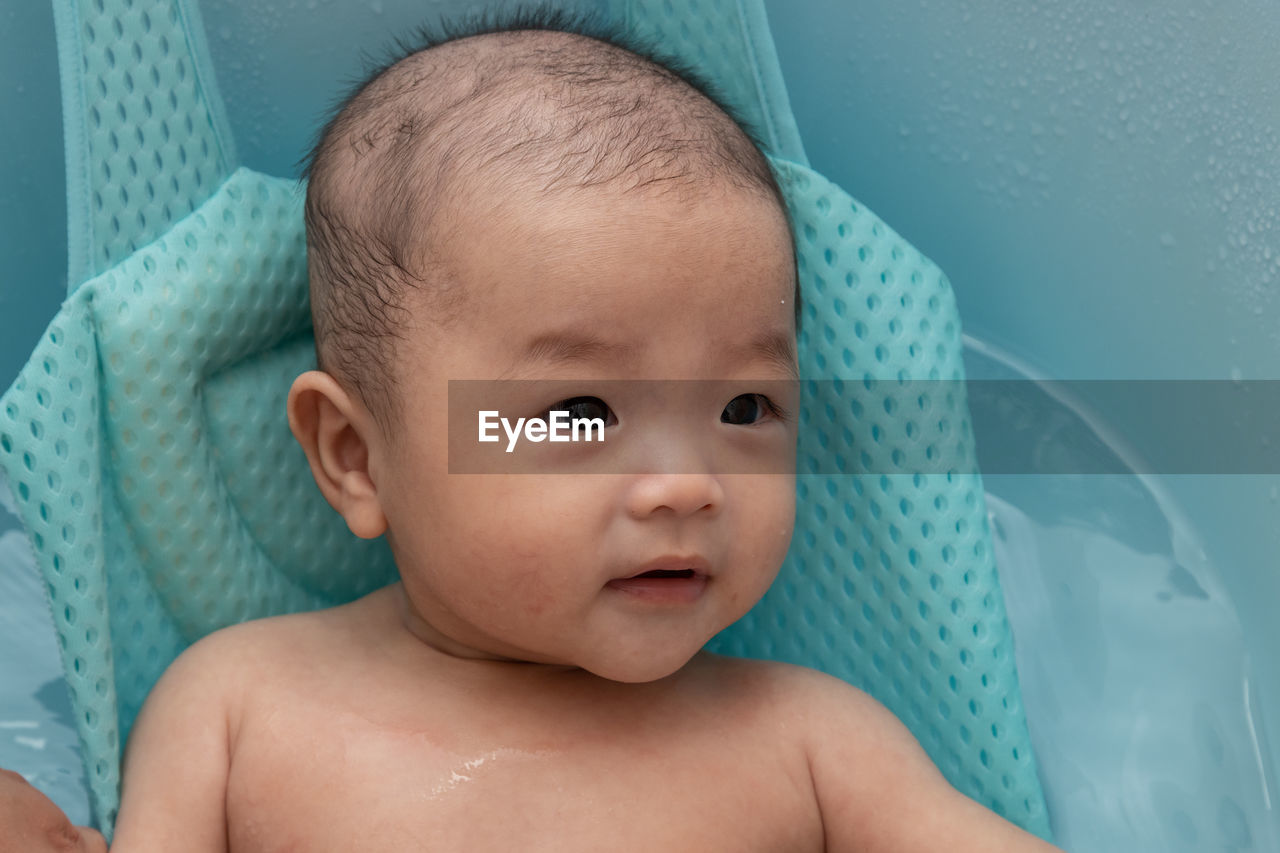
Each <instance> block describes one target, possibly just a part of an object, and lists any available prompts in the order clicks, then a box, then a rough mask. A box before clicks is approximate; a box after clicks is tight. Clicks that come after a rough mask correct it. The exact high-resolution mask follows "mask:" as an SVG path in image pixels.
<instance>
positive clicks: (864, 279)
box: [0, 0, 1050, 837]
mask: <svg viewBox="0 0 1280 853" xmlns="http://www.w3.org/2000/svg"><path fill="white" fill-rule="evenodd" d="M54 8H55V12H56V18H57V26H58V39H59V52H60V61H61V66H62V87H63V96H64V125H65V134H66V145H67V174H68V211H69V214H68V218H69V227H70V229H71V234H70V242H69V245H70V260H69V264H70V282H71V293H70V295H69V297H68V299H67V301H66V303H65V304H64V305H63V307H62V310H61V311H60V312H59V314H58V315H57V317H55V319H54V320H53V322H52V323H51V324H50V326H49V328H48V330H47V331H46V333H45V335H44V336H43V337H42V339H41V341H40V343H39V345H38V346H37V348H36V350H35V352H34V353H33V354H32V356H31V359H30V361H29V362H28V364H27V365H26V367H25V368H24V369H23V371H22V372H21V374H20V376H19V378H18V380H17V381H16V382H15V384H14V385H13V386H12V387H11V388H10V389H9V390H8V392H7V393H6V394H5V395H4V397H3V398H0V465H2V466H3V469H4V471H5V473H6V475H7V477H8V479H9V481H10V484H11V487H12V489H13V491H14V494H15V496H16V498H17V500H18V504H19V509H20V512H21V513H22V516H23V520H24V523H25V524H26V527H27V531H28V533H29V535H30V539H31V542H32V544H33V547H34V550H35V553H36V556H37V561H38V563H39V566H40V568H41V571H42V572H43V573H44V576H45V578H46V580H47V582H48V589H49V598H50V604H51V607H52V610H53V615H54V621H55V625H56V628H57V632H58V636H59V641H60V645H61V652H62V657H63V663H64V667H65V671H66V677H67V682H68V685H69V687H70V691H71V695H72V700H73V705H74V708H75V711H76V715H77V720H76V722H77V726H78V728H79V735H80V740H81V744H82V747H83V755H84V760H85V765H86V770H87V773H88V779H89V786H90V796H91V802H92V805H93V809H94V814H95V819H96V822H97V823H98V825H99V826H100V827H102V828H103V829H104V830H106V831H107V832H108V833H109V832H110V829H111V827H112V825H113V823H114V819H115V814H116V809H117V807H118V803H119V763H120V756H121V752H122V745H123V742H124V739H125V738H126V737H127V735H128V731H129V728H130V726H131V725H132V722H133V720H134V718H135V716H136V715H137V713H138V710H139V708H140V707H141V704H142V701H143V700H144V699H145V697H146V693H147V691H148V690H149V689H150V687H151V685H152V684H154V682H155V681H156V679H157V678H158V677H159V675H160V673H161V672H162V671H163V670H164V668H165V666H167V664H168V663H169V662H170V661H172V660H173V658H174V657H176V656H177V655H178V654H179V653H180V652H181V651H182V650H183V649H184V648H185V647H186V646H187V645H189V644H190V643H191V642H193V641H194V640H196V639H198V638H199V637H201V636H203V635H205V634H207V633H209V632H211V631H214V630H216V629H218V628H220V627H222V626H225V625H228V624H231V623H235V622H239V621H243V620H245V619H251V618H257V617H261V616H267V615H271V614H275V613H281V612H287V611H295V610H300V609H309V608H317V607H324V606H330V605H334V604H338V603H341V602H344V601H349V600H351V599H353V598H355V597H358V596H360V595H362V594H364V593H365V592H368V591H370V590H372V589H374V588H376V587H378V586H380V585H382V584H385V583H387V582H389V581H390V580H392V579H393V578H394V576H395V574H394V572H395V570H394V566H393V564H392V562H391V559H390V554H389V552H388V550H387V548H386V546H385V544H384V543H383V542H381V541H376V542H365V541H362V540H358V539H355V538H354V537H352V536H351V535H350V533H349V532H348V531H347V530H346V528H345V525H344V524H343V522H342V520H341V519H340V518H339V517H338V516H337V515H336V514H335V513H334V512H333V511H332V510H331V509H330V508H329V507H328V506H327V505H326V504H325V503H324V501H323V499H322V498H321V496H320V495H319V493H318V491H317V490H316V489H315V487H314V485H313V484H312V483H311V478H310V474H309V471H308V469H307V466H306V463H305V459H304V457H303V455H302V453H301V451H300V450H299V449H298V448H297V447H296V446H295V445H294V442H293V440H292V437H291V436H290V434H289V431H288V427H287V424H286V422H285V418H284V415H283V406H284V399H285V396H286V394H287V390H288V386H289V382H290V380H291V379H292V377H293V376H294V375H296V374H297V373H298V372H299V371H301V370H304V369H306V368H308V367H310V366H311V365H312V343H311V333H310V318H309V306H308V299H307V287H306V269H305V252H304V248H305V247H304V234H303V228H302V218H301V203H302V195H301V191H300V189H299V187H298V186H297V184H296V182H294V181H292V180H286V179H282V178H278V177H271V176H267V175H263V174H260V173H256V172H254V171H251V170H249V169H246V168H243V167H239V168H237V166H236V155H235V150H234V144H233V141H232V138H231V134H230V132H229V131H228V128H227V124H226V120H225V117H224V116H223V112H222V108H221V102H220V100H219V98H218V95H217V90H216V85H215V83H214V78H213V73H212V69H211V67H210V65H209V61H208V53H207V50H206V49H205V44H204V37H203V35H202V32H201V26H200V19H199V16H198V14H197V12H196V9H195V8H194V3H192V2H189V1H188V0H150V1H149V2H144V0H56V1H55V3H54ZM605 9H606V11H607V12H608V14H610V15H612V16H613V18H614V19H615V20H616V21H620V22H624V23H625V25H626V26H627V27H628V28H629V29H631V30H633V31H635V32H638V33H642V34H644V35H647V36H650V37H653V38H656V39H658V40H659V41H660V42H661V43H662V45H663V46H664V48H665V49H666V50H667V52H669V53H672V54H675V55H677V56H679V57H681V58H683V59H684V60H686V61H688V62H690V63H691V64H694V65H696V66H697V67H699V68H701V69H702V70H703V71H704V72H705V73H706V74H708V75H709V76H710V77H711V78H712V79H713V80H714V81H715V82H716V83H717V84H718V85H719V86H720V87H721V89H722V90H723V91H724V92H725V93H726V94H727V96H728V98H729V99H730V100H731V101H732V102H733V103H734V104H735V105H736V106H737V107H738V108H739V109H740V110H742V111H743V112H744V113H745V115H746V116H747V118H748V119H749V120H750V121H752V122H753V123H754V124H755V125H756V127H757V128H759V129H760V131H761V132H762V134H763V136H764V138H765V141H766V143H767V145H768V147H769V150H770V154H771V155H772V162H773V165H774V167H775V169H776V171H777V173H778V176H779V178H780V181H781V184H782V186H783V189H784V191H785V194H786V197H787V200H788V204H789V206H790V209H791V214H792V217H793V221H794V229H795V237H796V242H797V249H798V257H799V272H800V281H801V288H802V291H803V302H804V316H803V318H802V329H801V333H800V340H799V345H800V369H801V374H802V376H803V377H805V378H806V379H809V380H813V381H808V382H805V383H804V385H803V388H802V393H803V397H802V409H801V413H800V418H801V424H802V427H801V438H800V455H799V457H798V463H799V472H800V476H799V478H798V483H797V521H796V532H795V537H794V540H793V543H792V548H791V552H790V554H789V555H788V557H787V560H786V563H785V565H784V566H783V569H782V572H781V574H780V576H779V578H778V581H777V582H776V583H775V585H774V587H773V589H772V590H771V591H770V592H769V593H768V595H767V596H766V597H765V598H764V600H762V601H761V602H760V603H759V604H758V605H757V606H756V608H755V609H753V610H752V611H751V613H750V614H748V615H747V617H745V618H744V619H743V620H742V621H741V622H739V623H738V624H737V625H735V626H733V627H731V628H730V629H728V630H727V631H725V632H724V633H723V634H722V635H721V636H719V637H717V638H716V639H715V640H714V641H713V644H712V647H713V648H714V649H715V650H717V651H721V652H725V653H730V654H739V655H749V656H760V657H771V658H776V659H781V660H787V661H792V662H795V663H801V664H805V665H808V666H812V667H816V668H819V669H823V670H825V671H827V672H830V673H833V674H835V675H837V676H839V677H841V678H844V679H846V680H848V681H850V682H852V683H854V684H856V685H857V686H859V687H861V688H863V689H865V690H867V691H868V692H870V693H871V694H872V695H874V696H875V697H876V698H878V699H879V700H880V701H882V702H883V703H884V704H886V705H887V706H888V707H889V708H890V709H892V710H893V711H894V713H895V714H897V715H898V717H899V718H901V719H902V720H903V722H905V723H906V724H907V725H908V727H910V728H911V730H912V731H913V732H914V733H915V735H916V737H917V738H918V739H919V740H920V741H921V743H922V744H923V745H924V747H925V749H926V750H927V751H928V752H929V754H930V756H931V757H932V758H933V760H934V761H935V762H936V763H937V764H938V766H939V767H940V768H941V769H942V771H943V772H944V773H945V775H946V776H947V777H948V778H949V779H950V780H951V782H952V783H953V784H954V785H955V786H956V787H957V788H959V789H960V790H961V791H963V792H965V793H966V794H968V795H970V796H971V797H973V798H975V799H976V800H978V801H979V802H981V803H983V804H985V805H987V806H989V807H991V808H992V809H994V810H995V811H997V812H999V813H1001V814H1003V815H1005V816H1006V817H1008V818H1009V819H1010V820H1012V821H1014V822H1015V823H1018V824H1020V825H1022V826H1024V827H1026V828H1027V829H1029V830H1031V831H1032V832H1035V833H1036V834H1038V835H1041V836H1042V837H1049V833H1050V829H1049V821H1048V815H1047V814H1046V810H1045V805H1044V797H1043V793H1042V791H1041V788H1040V784H1039V782H1038V780H1037V777H1036V766H1035V759H1034V757H1033V755H1032V751H1031V745H1030V740H1029V736H1028V731H1027V723H1026V720H1025V717H1024V714H1023V711H1022V706H1021V699H1020V693H1019V689H1018V681H1017V673H1016V671H1015V667H1014V660H1013V654H1012V643H1013V638H1012V636H1011V635H1010V631H1009V626H1008V622H1007V619H1006V616H1005V612H1004V601H1003V597H1002V595H1001V592H1000V587H999V582H998V579H997V576H996V571H995V563H994V558H993V551H992V548H991V542H990V536H989V533H988V530H987V522H986V514H985V507H984V502H983V492H982V484H981V481H980V479H979V478H978V477H977V476H973V475H966V474H959V473H955V474H927V475H926V474H913V473H911V472H912V471H913V470H919V469H920V467H921V466H920V465H919V463H920V462H921V461H922V460H923V459H924V458H925V457H926V456H928V457H929V459H931V460H934V461H931V462H930V467H931V468H934V467H936V465H937V462H936V460H937V459H938V458H942V459H944V460H953V461H954V465H952V466H950V467H952V468H954V470H956V471H968V470H973V461H972V460H973V445H972V437H971V435H970V434H969V429H968V415H967V404H966V402H965V400H964V397H963V393H962V392H957V393H953V394H950V395H935V396H934V398H930V399H924V398H921V399H919V400H915V401H914V402H915V403H917V405H916V406H914V407H906V406H892V405H885V401H884V397H885V396H886V395H889V396H891V395H892V394H893V393H894V391H893V387H894V383H895V382H896V381H897V380H899V379H951V380H960V379H962V378H963V369H962V366H961V361H960V351H961V347H960V331H959V328H960V327H959V319H958V316H957V313H956V307H955V302H954V299H953V296H952V293H951V288H950V286H949V284H948V282H947V279H946V278H945V276H943V275H942V273H941V272H940V271H939V270H938V268H937V267H936V266H934V265H933V264H932V263H931V262H930V261H929V260H928V259H926V258H925V257H923V256H922V255H921V254H920V253H919V252H918V251H916V250H915V249H913V248H912V247H911V246H910V245H909V244H908V243H906V242H905V241H904V240H903V239H902V238H901V237H899V236H898V235H897V234H895V233H894V232H893V231H892V230H891V229H890V228H889V227H888V226H887V225H885V224H884V223H883V222H881V221H880V220H879V219H878V218H877V217H876V216H875V215H874V214H873V213H871V212H870V211H869V210H867V209H866V208H865V207H863V206H862V205H860V204H858V203H857V202H855V201H854V200H853V199H851V198H850V197H849V196H848V195H847V194H845V193H844V192H843V191H842V190H841V189H840V188H838V187H836V186H835V185H833V184H832V183H830V182H829V181H827V180H826V179H824V178H823V177H822V176H820V175H818V174H816V173H815V172H813V171H812V170H810V169H809V168H808V167H807V165H806V163H805V160H804V154H803V148H802V146H801V144H800V140H799V137H798V134H797V132H796V128H795V122H794V120H793V119H792V117H791V114H790V110H789V108H788V106H787V99H786V93H785V90H784V88H783V86H782V80H781V75H780V73H779V70H778V68H777V63H776V58H775V57H774V55H773V47H772V43H771V41H770V39H769V31H768V24H767V22H766V20H765V16H764V11H763V7H762V6H761V5H760V4H759V3H758V2H751V0H716V2H710V0H702V2H685V3H680V4H674V3H670V2H647V0H633V1H632V2H624V0H618V2H614V3H611V4H608V5H607V6H606V7H605ZM866 378H876V379H879V380H882V381H881V382H880V383H879V384H876V385H875V386H874V387H875V388H877V389H880V390H878V391H876V392H875V393H872V392H871V391H868V390H867V383H864V381H863V380H864V379H866ZM817 380H823V381H817ZM955 385H956V387H957V388H962V385H961V384H960V383H958V382H957V383H955ZM895 466H896V467H895ZM890 470H900V471H901V472H902V473H898V474H891V475H890V474H885V475H881V474H879V473H875V474H872V473H867V472H872V471H874V472H880V471H890ZM832 472H849V473H843V474H835V473H832ZM370 567H373V569H372V570H371V569H370ZM856 735H857V733H850V736H856Z"/></svg>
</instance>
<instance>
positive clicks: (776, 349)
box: [733, 331, 800, 380]
mask: <svg viewBox="0 0 1280 853" xmlns="http://www.w3.org/2000/svg"><path fill="white" fill-rule="evenodd" d="M733 353H734V357H735V358H738V357H745V358H746V359H749V358H752V357H753V356H754V357H756V358H762V359H764V360H765V361H767V362H769V363H770V364H773V365H776V366H778V367H780V368H782V369H783V370H785V371H786V372H787V374H788V375H789V376H790V377H791V378H792V379H796V380H798V379H799V378H800V372H799V368H798V367H797V365H796V345H795V341H794V340H793V339H792V336H791V333H790V332H779V331H769V332H764V333H762V334H759V335H757V336H756V337H754V338H752V339H751V341H750V342H749V343H747V344H745V345H744V346H740V347H735V348H734V350H733Z"/></svg>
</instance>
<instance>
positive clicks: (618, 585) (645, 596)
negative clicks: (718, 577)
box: [605, 557, 710, 604]
mask: <svg viewBox="0 0 1280 853" xmlns="http://www.w3.org/2000/svg"><path fill="white" fill-rule="evenodd" d="M653 562H655V563H659V564H664V563H665V564H666V567H665V568H655V569H648V570H647V571H641V572H637V573H636V574H634V575H629V576H628V577H625V578H614V579H613V580H611V581H609V582H608V583H607V584H605V586H606V587H607V588H609V589H613V590H617V591H618V592H622V593H626V594H628V595H629V596H633V597H634V598H636V599H640V600H643V601H649V602H653V603H657V604H681V603H685V604H687V603H691V602H694V601H697V600H698V599H699V598H700V597H701V596H702V591H703V590H704V589H705V588H706V586H707V580H708V573H709V572H710V566H709V564H708V563H707V561H706V560H704V559H702V558H701V557H693V558H689V559H681V558H663V559H660V560H655V561H653ZM649 565H653V563H650V564H649Z"/></svg>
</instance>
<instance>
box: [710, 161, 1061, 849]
mask: <svg viewBox="0 0 1280 853" xmlns="http://www.w3.org/2000/svg"><path fill="white" fill-rule="evenodd" d="M773 163H774V169H775V172H776V173H777V174H778V176H779V178H780V182H781V184H782V186H783V189H784V191H785V193H786V196H787V200H788V206H789V208H790V213H791V218H792V225H793V229H794V232H795V239H796V248H797V261H798V267H799V269H798V271H799V275H800V286H801V297H802V299H801V301H802V304H803V308H802V311H803V314H802V318H801V328H800V333H799V337H798V341H797V343H798V356H799V360H800V364H799V367H800V375H801V386H802V394H801V408H800V413H799V417H800V440H799V449H798V455H797V474H798V476H797V483H796V490H797V504H796V527H795V533H794V536H793V539H792V544H791V550H790V552H789V554H788V557H787V560H786V562H785V563H784V565H783V567H782V569H781V571H780V572H779V576H778V579H777V581H776V582H775V583H774V585H773V587H772V588H771V589H770V591H769V593H768V594H767V595H766V596H765V598H764V599H763V600H761V602H760V603H759V604H757V605H756V607H755V608H753V609H752V611H751V612H750V613H749V614H748V615H747V616H746V617H745V618H744V619H742V620H741V621H740V622H738V623H737V624H735V625H734V626H732V627H731V628H729V629H728V630H726V631H724V632H723V633H721V634H720V635H719V636H718V637H717V638H716V639H715V640H714V641H713V643H712V644H711V648H712V649H714V650H715V651H719V652H722V653H725V654H734V655H744V656H749V657H763V658H771V659H776V660H785V661H790V662H793V663H798V664H803V665H805V666H811V667H815V668H817V669H822V670H824V671H826V672H828V673H831V674H832V675H835V676H838V677H840V678H843V679H844V680H846V681H848V682H850V683H852V684H854V685H857V686H858V687H861V688H862V689H864V690H866V691H867V692H868V693H870V694H871V695H873V696H875V697H876V698H877V699H878V700H880V701H881V702H882V703H884V704H885V705H886V706H887V707H888V708H889V709H890V710H892V711H893V712H894V713H895V714H896V715H897V716H898V718H899V719H900V720H902V721H903V722H904V723H905V724H906V725H907V726H908V728H910V729H911V730H912V732H913V733H914V734H915V736H916V738H917V739H918V740H919V741H920V742H921V745H922V746H924V748H925V750H926V751H927V752H928V753H929V755H930V757H931V758H932V759H933V760H934V763H936V764H937V765H938V767H939V768H940V769H941V770H942V771H943V773H944V774H945V775H946V776H947V778H948V779H949V780H950V781H951V783H952V784H953V785H955V786H956V787H957V788H959V789H960V790H961V791H963V792H965V793H966V794H968V795H969V796H971V797H973V798H974V799H976V800H977V801H978V802H981V803H983V804H985V805H987V806H988V807H990V808H991V809H993V810H994V811H996V812H997V813H999V814H1002V815H1004V816H1006V817H1008V818H1009V819H1010V820H1013V821H1014V822H1016V823H1018V824H1020V825H1022V826H1024V827H1026V828H1028V829H1030V830H1031V831H1034V832H1036V833H1038V834H1041V835H1047V833H1048V829H1049V826H1048V816H1047V812H1046V809H1045V805H1044V799H1043V794H1042V792H1041V789H1040V785H1039V781H1038V778H1037V776H1036V766H1035V760H1034V757H1033V754H1032V751H1031V743H1030V736H1029V733H1028V730H1027V726H1026V722H1025V718H1024V715H1023V712H1022V705H1021V698H1020V696H1021V694H1020V692H1019V690H1018V679H1017V671H1016V669H1015V667H1014V660H1013V648H1012V637H1011V634H1010V630H1009V624H1008V621H1007V619H1006V616H1005V611H1004V599H1003V597H1002V596H1001V594H1000V587H999V581H998V579H997V576H996V568H995V560H994V553H993V550H992V547H991V541H990V534H989V531H988V529H987V517H986V507H985V503H984V501H983V493H982V482H981V478H980V477H978V476H977V475H974V474H964V473H955V472H965V471H973V470H975V463H974V456H973V454H974V447H973V440H972V436H971V434H970V431H969V419H968V408H967V403H966V400H965V394H964V385H963V382H962V381H960V380H963V378H964V374H963V366H962V363H961V341H960V325H959V321H958V318H957V314H956V306H955V300H954V297H953V295H952V292H951V287H950V285H949V283H948V282H947V279H946V277H945V276H944V275H943V274H942V271H941V270H939V269H938V268H937V267H936V266H935V265H934V264H933V263H932V262H930V261H929V260H928V259H927V258H925V257H924V256H923V255H921V254H920V252H918V251H917V250H915V249H914V248H912V247H911V246H910V245H908V244H907V243H906V242H905V241H904V240H903V239H902V238H901V237H899V236H898V235H897V234H896V233H894V232H893V230H892V229H890V228H889V227H888V226H887V225H885V224H884V223H883V222H882V221H880V219H879V218H877V217H876V216H875V215H874V214H873V213H871V212H870V211H869V210H867V209H866V208H865V207H864V206H862V205H860V204H858V203H857V202H855V201H854V200H853V199H851V198H850V197H849V196H848V195H846V194H845V193H844V192H843V191H842V190H841V189H840V188H839V187H837V186H835V185H834V184H832V183H831V182H829V181H827V180H826V179H825V178H823V177H822V176H821V175H818V174H817V173H815V172H813V171H811V170H809V169H807V168H805V167H803V166H798V165H795V164H791V163H786V162H782V161H777V160H774V161H773ZM920 379H929V380H953V381H944V382H931V383H920V382H916V381H914V380H920ZM899 380H904V381H903V382H899ZM926 470H927V471H939V470H941V471H952V472H953V473H937V474H933V473H916V472H919V471H926ZM894 471H899V472H903V473H880V472H894ZM866 472H874V473H866Z"/></svg>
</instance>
